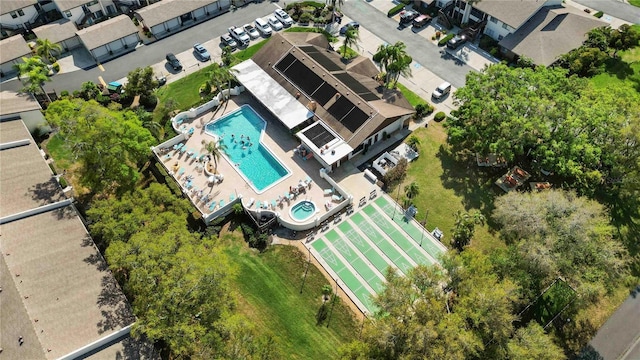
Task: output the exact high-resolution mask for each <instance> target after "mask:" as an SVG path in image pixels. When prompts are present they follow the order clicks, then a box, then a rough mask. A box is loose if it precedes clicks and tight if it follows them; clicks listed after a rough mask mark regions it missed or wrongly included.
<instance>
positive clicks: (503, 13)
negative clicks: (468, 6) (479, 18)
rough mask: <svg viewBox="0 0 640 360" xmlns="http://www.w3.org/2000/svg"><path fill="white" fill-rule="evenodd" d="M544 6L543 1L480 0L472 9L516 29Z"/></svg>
mask: <svg viewBox="0 0 640 360" xmlns="http://www.w3.org/2000/svg"><path fill="white" fill-rule="evenodd" d="M544 4H545V1H543V0H517V1H515V0H482V1H475V2H474V3H473V7H475V8H476V9H478V10H482V11H483V12H485V13H487V14H489V15H491V16H493V17H495V18H497V19H498V20H500V21H502V22H503V23H505V24H508V25H510V26H511V27H513V28H514V29H517V28H519V27H520V25H522V23H524V22H525V21H527V19H529V18H530V17H531V16H532V15H533V14H535V13H536V11H538V9H540V8H541V7H542V6H543V5H544Z"/></svg>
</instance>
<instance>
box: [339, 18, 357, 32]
mask: <svg viewBox="0 0 640 360" xmlns="http://www.w3.org/2000/svg"><path fill="white" fill-rule="evenodd" d="M350 27H352V28H354V29H359V28H360V23H358V22H357V21H352V22H350V23H348V24H347V25H345V26H343V27H341V28H340V35H344V34H346V33H347V30H348V29H349V28H350Z"/></svg>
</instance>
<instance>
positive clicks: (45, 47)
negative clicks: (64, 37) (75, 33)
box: [36, 39, 62, 63]
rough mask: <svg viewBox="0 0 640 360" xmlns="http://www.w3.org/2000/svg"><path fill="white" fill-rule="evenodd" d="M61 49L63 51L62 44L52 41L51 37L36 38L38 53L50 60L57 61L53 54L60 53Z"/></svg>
mask: <svg viewBox="0 0 640 360" xmlns="http://www.w3.org/2000/svg"><path fill="white" fill-rule="evenodd" d="M60 51H62V46H60V44H58V43H52V42H51V41H49V39H38V40H36V54H38V56H40V57H43V58H46V59H47V60H49V62H52V63H53V62H55V61H56V57H55V56H54V55H53V54H54V53H56V54H57V53H60Z"/></svg>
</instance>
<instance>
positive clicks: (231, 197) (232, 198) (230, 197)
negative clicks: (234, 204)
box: [229, 193, 236, 201]
mask: <svg viewBox="0 0 640 360" xmlns="http://www.w3.org/2000/svg"><path fill="white" fill-rule="evenodd" d="M235 199H236V194H234V193H231V195H229V201H233V200H235Z"/></svg>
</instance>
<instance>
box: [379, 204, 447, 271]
mask: <svg viewBox="0 0 640 360" xmlns="http://www.w3.org/2000/svg"><path fill="white" fill-rule="evenodd" d="M374 203H375V204H376V205H378V207H380V209H382V211H383V212H384V213H385V214H387V216H389V218H390V219H391V220H392V221H393V222H395V223H396V224H397V225H398V226H399V227H400V228H402V230H404V231H405V232H406V233H407V235H409V236H411V237H412V238H413V240H415V241H416V242H420V240H421V239H422V248H423V249H425V250H426V251H427V252H428V253H429V255H431V257H433V258H434V259H439V258H440V255H442V253H444V252H445V249H444V248H443V246H442V245H438V244H437V241H438V240H436V239H434V238H433V235H431V234H430V233H429V232H428V231H427V232H424V233H423V231H424V230H423V229H421V228H420V227H419V226H418V225H416V224H415V221H414V220H409V221H406V219H404V215H403V214H400V216H395V217H394V216H393V213H394V206H395V205H394V204H392V203H391V202H390V201H388V200H387V199H385V198H384V196H380V197H378V198H377V199H376V200H375V201H374ZM396 215H398V212H397V210H396Z"/></svg>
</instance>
